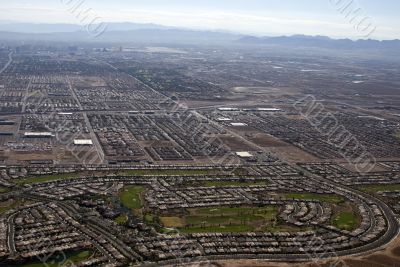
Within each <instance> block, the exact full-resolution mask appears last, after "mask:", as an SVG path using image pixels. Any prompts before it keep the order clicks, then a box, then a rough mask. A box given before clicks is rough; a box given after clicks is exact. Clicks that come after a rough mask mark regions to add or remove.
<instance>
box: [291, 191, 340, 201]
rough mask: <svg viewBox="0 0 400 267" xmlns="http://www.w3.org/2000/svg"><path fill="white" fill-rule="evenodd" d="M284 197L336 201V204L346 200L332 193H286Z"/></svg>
mask: <svg viewBox="0 0 400 267" xmlns="http://www.w3.org/2000/svg"><path fill="white" fill-rule="evenodd" d="M284 197H286V198H288V199H304V200H319V201H321V202H328V203H336V204H337V203H342V202H344V201H345V199H344V198H343V197H341V196H338V195H330V194H312V193H304V194H302V193H288V194H284Z"/></svg>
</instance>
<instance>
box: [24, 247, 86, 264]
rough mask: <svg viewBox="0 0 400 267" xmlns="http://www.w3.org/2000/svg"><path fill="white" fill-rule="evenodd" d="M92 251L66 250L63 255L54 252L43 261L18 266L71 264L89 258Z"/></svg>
mask: <svg viewBox="0 0 400 267" xmlns="http://www.w3.org/2000/svg"><path fill="white" fill-rule="evenodd" d="M92 254H93V253H92V252H91V251H89V250H84V251H76V252H66V253H65V257H64V255H62V253H60V252H58V253H55V254H54V256H53V257H51V258H49V259H48V260H47V261H46V262H45V263H43V262H40V261H34V262H32V263H25V264H22V265H18V266H19V267H44V266H46V267H59V266H71V264H72V263H73V264H77V263H80V262H82V261H85V260H87V259H89V258H90V257H91V256H92Z"/></svg>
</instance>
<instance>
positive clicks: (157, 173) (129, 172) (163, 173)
mask: <svg viewBox="0 0 400 267" xmlns="http://www.w3.org/2000/svg"><path fill="white" fill-rule="evenodd" d="M218 172H219V170H217V169H210V170H208V169H189V170H181V169H165V170H162V169H158V170H157V169H148V170H123V171H120V172H118V174H117V175H121V176H144V175H154V176H174V175H182V176H185V175H210V174H217V173H218Z"/></svg>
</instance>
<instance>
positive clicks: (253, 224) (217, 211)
mask: <svg viewBox="0 0 400 267" xmlns="http://www.w3.org/2000/svg"><path fill="white" fill-rule="evenodd" d="M188 213H189V214H187V215H183V216H165V217H161V218H160V219H161V223H162V224H163V226H164V227H174V228H178V229H179V231H181V232H183V233H205V232H210V233H213V232H224V233H225V232H249V231H260V229H262V228H263V227H265V226H266V225H269V224H270V223H271V221H273V220H276V217H277V215H278V207H275V206H266V207H233V208H232V207H215V208H200V209H189V210H188Z"/></svg>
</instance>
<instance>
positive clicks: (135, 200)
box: [119, 185, 145, 209]
mask: <svg viewBox="0 0 400 267" xmlns="http://www.w3.org/2000/svg"><path fill="white" fill-rule="evenodd" d="M144 191H145V188H144V187H143V186H136V185H130V186H126V187H124V188H123V189H122V190H121V192H120V194H119V199H120V201H121V203H122V205H124V206H125V207H127V208H130V209H141V208H142V201H141V200H140V194H141V193H142V192H144Z"/></svg>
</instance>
